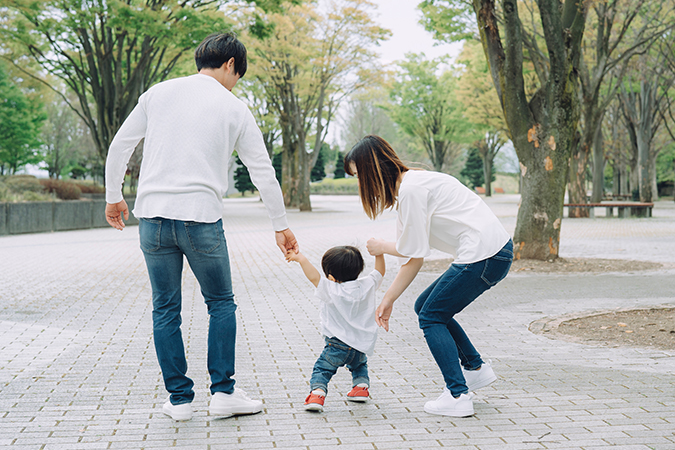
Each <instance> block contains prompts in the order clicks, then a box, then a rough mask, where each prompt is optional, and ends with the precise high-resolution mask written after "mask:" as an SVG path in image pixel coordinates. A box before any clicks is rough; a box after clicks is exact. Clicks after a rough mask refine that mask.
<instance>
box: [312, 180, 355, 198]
mask: <svg viewBox="0 0 675 450" xmlns="http://www.w3.org/2000/svg"><path fill="white" fill-rule="evenodd" d="M309 189H310V193H312V194H315V195H358V194H359V180H358V179H356V178H338V179H333V178H324V179H323V180H322V181H321V182H319V183H311V184H310V186H309Z"/></svg>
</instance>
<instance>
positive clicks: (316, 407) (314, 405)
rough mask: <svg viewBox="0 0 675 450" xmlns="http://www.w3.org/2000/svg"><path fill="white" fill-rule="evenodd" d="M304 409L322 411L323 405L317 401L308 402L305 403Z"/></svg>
mask: <svg viewBox="0 0 675 450" xmlns="http://www.w3.org/2000/svg"><path fill="white" fill-rule="evenodd" d="M305 411H316V412H322V411H323V405H320V404H318V403H308V404H306V405H305Z"/></svg>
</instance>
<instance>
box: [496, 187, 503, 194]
mask: <svg viewBox="0 0 675 450" xmlns="http://www.w3.org/2000/svg"><path fill="white" fill-rule="evenodd" d="M503 193H504V189H502V188H495V194H503Z"/></svg>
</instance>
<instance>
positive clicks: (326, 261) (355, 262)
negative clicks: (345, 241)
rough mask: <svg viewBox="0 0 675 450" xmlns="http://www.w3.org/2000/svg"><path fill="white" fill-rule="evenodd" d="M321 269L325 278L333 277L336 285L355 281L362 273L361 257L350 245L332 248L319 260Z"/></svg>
mask: <svg viewBox="0 0 675 450" xmlns="http://www.w3.org/2000/svg"><path fill="white" fill-rule="evenodd" d="M321 268H322V269H323V273H324V274H325V275H326V277H328V275H333V278H335V281H337V282H338V283H344V282H346V281H352V280H356V279H357V278H358V277H359V274H360V273H361V272H362V271H363V256H361V252H360V251H359V249H358V248H356V247H352V246H351V245H341V246H339V247H333V248H331V249H330V250H328V251H327V252H326V253H324V255H323V258H321Z"/></svg>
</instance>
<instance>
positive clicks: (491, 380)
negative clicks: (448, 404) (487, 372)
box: [467, 374, 497, 391]
mask: <svg viewBox="0 0 675 450" xmlns="http://www.w3.org/2000/svg"><path fill="white" fill-rule="evenodd" d="M495 381H497V375H494V374H493V375H492V376H491V377H490V378H486V379H485V380H481V381H480V382H479V383H476V384H472V385H471V386H468V385H467V388H469V391H476V390H478V389H482V388H484V387H486V386H489V385H491V384H492V383H494V382H495Z"/></svg>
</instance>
